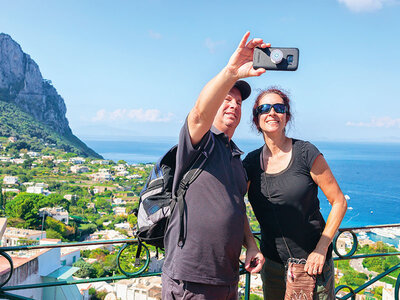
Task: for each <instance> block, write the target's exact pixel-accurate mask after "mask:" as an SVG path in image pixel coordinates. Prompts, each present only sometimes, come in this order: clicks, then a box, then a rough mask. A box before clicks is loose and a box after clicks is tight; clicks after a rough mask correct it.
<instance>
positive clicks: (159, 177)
mask: <svg viewBox="0 0 400 300" xmlns="http://www.w3.org/2000/svg"><path fill="white" fill-rule="evenodd" d="M213 147H214V136H213V135H212V134H211V137H210V139H208V141H207V144H206V145H205V147H204V150H203V151H202V152H201V153H200V154H199V156H197V158H196V159H195V161H194V163H193V164H192V165H191V166H190V168H189V169H188V171H186V173H185V174H184V175H183V177H182V179H181V181H180V183H179V187H178V190H177V191H176V194H175V195H172V184H173V180H174V174H175V168H176V152H177V148H178V146H177V145H176V146H174V147H172V148H171V149H170V150H169V151H168V152H167V153H166V154H164V156H162V157H161V158H160V159H159V161H158V162H157V163H156V165H155V166H154V168H153V169H152V171H151V173H150V175H149V177H148V178H147V181H146V184H145V186H144V187H143V189H142V191H141V193H140V199H139V209H138V213H137V232H136V236H137V238H138V240H139V242H145V243H147V244H149V245H153V246H156V247H157V248H162V249H163V248H164V234H165V231H166V229H167V226H168V222H169V218H170V216H171V214H172V211H173V210H174V209H175V207H176V206H177V205H178V208H179V214H180V234H179V241H178V246H180V247H183V245H184V240H185V239H184V235H185V230H184V207H185V194H186V191H187V189H188V187H189V185H190V184H192V183H193V181H195V180H196V178H197V177H198V176H199V175H200V173H201V171H202V170H203V169H204V165H205V163H206V162H207V158H208V156H209V154H210V153H211V151H212V149H213Z"/></svg>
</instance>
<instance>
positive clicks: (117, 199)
mask: <svg viewBox="0 0 400 300" xmlns="http://www.w3.org/2000/svg"><path fill="white" fill-rule="evenodd" d="M112 202H113V203H114V204H117V205H121V204H126V201H124V200H122V199H121V198H113V200H112Z"/></svg>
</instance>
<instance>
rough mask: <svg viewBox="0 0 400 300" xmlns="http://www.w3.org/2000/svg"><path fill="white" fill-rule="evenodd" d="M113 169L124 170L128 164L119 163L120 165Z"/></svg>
mask: <svg viewBox="0 0 400 300" xmlns="http://www.w3.org/2000/svg"><path fill="white" fill-rule="evenodd" d="M113 169H115V171H117V172H122V171H125V170H126V166H125V165H122V164H119V165H116V166H114V167H113Z"/></svg>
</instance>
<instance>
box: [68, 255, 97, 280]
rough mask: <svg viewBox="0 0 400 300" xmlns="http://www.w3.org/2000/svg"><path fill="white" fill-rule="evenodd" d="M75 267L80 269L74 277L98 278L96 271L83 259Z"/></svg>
mask: <svg viewBox="0 0 400 300" xmlns="http://www.w3.org/2000/svg"><path fill="white" fill-rule="evenodd" d="M73 266H74V267H77V268H79V270H78V271H76V272H75V274H74V276H76V277H80V278H87V277H89V278H95V277H96V269H95V268H93V266H92V265H91V264H89V263H87V262H85V261H84V260H83V259H80V260H78V261H77V262H76V263H74V264H73Z"/></svg>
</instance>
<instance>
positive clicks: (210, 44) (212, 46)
mask: <svg viewBox="0 0 400 300" xmlns="http://www.w3.org/2000/svg"><path fill="white" fill-rule="evenodd" d="M205 45H206V47H207V49H208V50H209V51H210V53H215V50H216V49H217V47H219V46H222V45H225V41H213V40H212V39H210V38H206V41H205Z"/></svg>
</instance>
